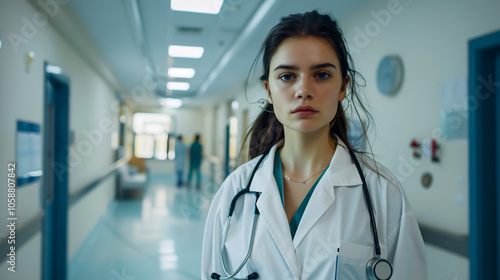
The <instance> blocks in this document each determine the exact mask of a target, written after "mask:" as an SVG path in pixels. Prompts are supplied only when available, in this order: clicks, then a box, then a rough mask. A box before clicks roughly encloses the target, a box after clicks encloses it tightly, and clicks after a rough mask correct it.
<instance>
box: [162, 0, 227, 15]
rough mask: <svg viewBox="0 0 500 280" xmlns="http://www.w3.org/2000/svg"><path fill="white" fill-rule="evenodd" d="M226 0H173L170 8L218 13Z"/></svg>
mask: <svg viewBox="0 0 500 280" xmlns="http://www.w3.org/2000/svg"><path fill="white" fill-rule="evenodd" d="M223 3H224V0H171V1H170V8H171V9H172V10H174V11H182V12H192V13H203V14H213V15H215V14H218V13H219V12H220V9H221V7H222V4H223Z"/></svg>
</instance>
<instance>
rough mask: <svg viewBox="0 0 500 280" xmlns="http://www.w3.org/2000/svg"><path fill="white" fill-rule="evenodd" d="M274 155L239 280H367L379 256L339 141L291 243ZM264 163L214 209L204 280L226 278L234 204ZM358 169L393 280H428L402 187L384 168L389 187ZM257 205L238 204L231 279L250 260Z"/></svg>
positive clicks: (232, 179) (246, 200)
mask: <svg viewBox="0 0 500 280" xmlns="http://www.w3.org/2000/svg"><path fill="white" fill-rule="evenodd" d="M276 148H277V147H276V146H274V147H273V148H272V150H271V152H270V153H269V155H268V156H267V158H266V159H265V160H264V161H263V162H262V164H261V167H260V168H259V169H258V171H257V172H256V174H255V177H254V179H253V182H252V184H251V187H250V189H251V190H253V191H257V192H261V195H260V198H259V200H258V202H257V207H258V209H259V210H260V216H259V218H258V221H257V226H256V232H255V241H254V245H253V250H252V253H251V255H250V258H249V260H248V262H247V264H246V265H245V267H244V268H243V269H242V271H240V273H238V275H237V277H246V276H247V275H249V274H250V273H253V272H257V273H259V276H260V277H259V279H263V280H278V279H279V280H289V279H290V280H292V279H294V280H299V279H302V280H306V279H311V280H313V279H314V280H322V279H338V280H342V279H356V280H358V279H366V263H367V262H368V260H370V259H371V258H373V257H374V256H375V252H374V251H375V250H374V241H373V235H372V232H371V228H370V218H369V213H368V210H367V208H366V204H365V201H364V197H363V192H362V182H361V179H360V177H359V175H358V172H357V169H356V166H355V165H354V162H352V161H351V158H350V155H349V152H348V150H346V149H345V148H344V147H343V143H342V142H341V141H340V140H339V145H338V146H337V149H336V151H335V154H334V156H333V157H332V160H331V162H330V166H329V168H328V170H327V171H326V172H325V174H324V175H323V177H322V178H321V180H320V181H319V182H318V185H317V186H316V189H315V190H314V193H313V194H312V196H311V199H310V201H309V204H308V205H307V207H306V209H305V211H304V215H303V217H302V219H301V221H300V224H299V227H298V229H297V232H296V234H295V237H294V239H293V240H292V238H291V235H290V230H289V224H288V220H287V217H286V214H285V211H284V208H283V205H282V202H281V200H280V196H279V192H278V188H277V184H276V181H275V179H274V175H273V163H274V156H275V154H276ZM259 158H260V156H259V157H257V158H255V159H253V160H251V161H249V162H247V163H246V164H244V165H242V166H240V167H239V168H238V169H236V170H235V171H234V172H233V173H231V174H230V175H229V177H228V178H227V179H226V180H225V181H224V183H223V184H222V186H221V188H220V189H219V191H218V193H217V194H216V195H215V197H214V199H213V201H212V205H211V207H210V210H209V212H208V217H207V221H206V226H205V235H204V240H203V252H202V270H201V271H202V279H210V274H211V273H213V272H216V273H218V274H220V275H222V276H225V274H224V270H223V269H222V266H221V263H220V258H219V254H220V253H219V252H220V246H221V240H222V231H223V228H224V223H225V222H226V219H227V215H228V209H229V204H230V202H231V200H232V198H233V197H234V195H235V194H236V193H237V192H238V191H239V190H241V189H243V188H245V187H246V185H247V183H248V180H249V177H250V174H251V172H252V171H253V169H254V167H255V165H256V163H257V161H258V159H259ZM365 161H367V162H368V163H370V162H371V163H372V161H370V160H369V159H365ZM359 162H360V164H361V165H362V169H363V173H364V175H365V178H366V182H367V185H368V189H369V192H370V195H371V198H372V203H373V207H374V215H375V220H376V224H377V230H378V236H379V240H380V246H381V251H382V257H383V258H386V259H388V260H389V261H390V262H391V263H392V265H393V268H394V272H393V276H392V278H391V279H392V280H399V279H405V280H407V279H416V280H420V279H427V278H426V277H427V276H426V275H427V271H426V259H425V248H424V243H423V240H422V236H421V234H420V230H419V228H418V225H417V221H416V219H415V217H414V215H413V213H412V211H411V209H410V206H409V205H408V200H407V199H406V197H405V195H404V192H403V189H402V187H401V185H400V183H399V182H398V180H397V179H396V178H395V177H394V176H393V175H392V174H391V173H390V172H389V171H388V170H387V169H385V168H384V167H383V166H381V165H380V164H379V165H378V168H379V172H381V173H382V174H384V175H385V177H387V178H389V179H390V182H389V181H388V180H387V179H385V178H384V177H380V179H379V177H378V176H377V174H376V173H375V172H373V171H372V170H370V169H369V168H367V167H366V166H365V164H363V162H362V161H361V160H360V161H359ZM254 205H255V198H254V196H253V195H248V194H246V195H244V196H242V197H240V198H239V199H238V203H237V205H236V208H235V211H234V214H233V218H232V220H231V226H230V228H229V231H228V235H227V240H226V245H225V246H226V252H227V256H225V257H226V259H227V262H226V267H228V270H229V271H230V272H233V271H234V270H235V269H236V268H237V267H238V266H239V265H240V263H241V261H242V260H243V259H244V257H245V256H246V254H247V251H248V245H249V240H250V233H251V228H252V219H253V211H254ZM337 257H338V266H337ZM337 268H338V269H337ZM336 274H337V278H335V275H336Z"/></svg>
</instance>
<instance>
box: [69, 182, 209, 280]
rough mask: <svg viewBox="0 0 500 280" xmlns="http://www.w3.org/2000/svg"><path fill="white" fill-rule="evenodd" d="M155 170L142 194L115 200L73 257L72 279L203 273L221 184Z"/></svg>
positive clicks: (195, 275) (180, 278) (125, 279)
mask: <svg viewBox="0 0 500 280" xmlns="http://www.w3.org/2000/svg"><path fill="white" fill-rule="evenodd" d="M203 179H204V180H203V183H202V185H201V189H200V190H197V189H196V188H195V187H194V186H191V187H188V186H183V187H181V188H177V187H176V186H175V178H174V175H164V174H151V177H150V182H149V185H148V187H147V189H146V191H145V193H144V195H143V197H142V198H139V199H128V200H118V201H113V202H111V205H110V206H109V208H108V212H107V213H106V215H104V216H103V217H101V219H100V220H99V222H98V224H97V225H96V227H95V228H94V229H93V231H92V232H91V234H90V236H89V237H88V238H87V240H86V241H85V242H84V244H83V245H82V246H81V248H80V250H79V251H78V252H77V253H76V255H75V257H74V258H73V260H71V261H70V263H69V279H70V280H90V279H92V280H94V279H103V280H132V279H135V280H142V279H148V280H149V279H151V280H154V279H178V280H185V279H189V280H192V279H200V278H201V277H200V265H201V245H202V238H203V229H204V226H205V219H206V215H207V212H208V207H209V206H210V201H211V199H212V197H213V195H214V193H215V192H216V191H217V188H218V186H217V185H216V184H214V183H209V182H208V179H207V178H205V177H204V178H203Z"/></svg>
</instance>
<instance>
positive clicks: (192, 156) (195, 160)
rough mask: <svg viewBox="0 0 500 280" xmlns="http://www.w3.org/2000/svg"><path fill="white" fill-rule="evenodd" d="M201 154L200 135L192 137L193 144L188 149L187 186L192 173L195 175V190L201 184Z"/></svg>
mask: <svg viewBox="0 0 500 280" xmlns="http://www.w3.org/2000/svg"><path fill="white" fill-rule="evenodd" d="M202 154H203V145H201V143H200V134H198V133H197V134H196V135H195V136H194V142H193V144H191V148H190V149H189V174H188V184H191V178H192V175H193V172H195V173H196V188H197V189H199V188H200V184H201V171H200V168H201V160H202Z"/></svg>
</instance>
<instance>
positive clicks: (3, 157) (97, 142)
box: [0, 0, 118, 279]
mask: <svg viewBox="0 0 500 280" xmlns="http://www.w3.org/2000/svg"><path fill="white" fill-rule="evenodd" d="M0 2H1V9H0V30H1V33H0V36H1V40H2V48H1V49H0V73H1V74H0V93H1V99H2V102H1V103H0V114H1V116H0V119H1V120H2V121H1V122H0V130H1V131H2V137H1V138H2V145H0V161H1V163H2V166H7V163H8V162H13V161H15V160H16V155H15V133H16V120H18V119H21V120H25V121H31V122H36V123H39V124H41V125H42V127H41V128H42V131H43V129H44V127H43V114H44V108H43V104H44V84H43V83H44V74H43V63H44V61H48V62H50V63H52V64H55V65H58V66H60V67H62V69H63V70H64V72H65V74H66V75H67V76H68V77H69V78H70V129H71V131H72V132H74V136H75V137H74V142H73V144H72V145H71V147H70V162H71V164H70V173H69V191H70V193H74V192H76V191H78V190H80V189H81V188H82V187H85V186H86V185H87V184H88V183H90V182H91V181H93V180H94V179H96V178H97V177H98V176H99V175H100V174H101V171H102V170H103V169H105V168H106V167H108V166H109V165H110V164H111V163H112V162H113V161H114V155H113V150H111V147H110V146H111V145H110V143H111V134H110V132H109V131H107V130H105V129H104V130H103V129H101V125H102V124H105V123H106V122H109V123H110V124H112V126H113V127H114V128H116V127H117V126H116V125H117V120H118V114H117V113H118V112H117V110H116V109H115V105H116V104H114V102H113V100H114V95H115V90H114V89H113V88H112V87H111V86H110V85H109V84H108V83H107V82H106V81H105V80H104V79H103V78H101V76H99V75H98V74H96V72H95V71H94V70H93V68H92V67H91V66H89V65H88V64H87V62H86V60H84V59H82V58H81V56H80V55H79V54H78V53H76V52H75V51H74V49H73V48H72V47H71V45H70V44H69V42H67V41H66V40H65V39H64V38H62V37H61V36H60V35H59V34H58V33H57V32H56V31H55V29H54V28H53V27H52V26H51V24H46V23H44V22H43V18H41V17H39V15H40V14H39V13H37V12H38V9H35V8H34V7H33V6H32V5H31V4H29V3H28V2H27V1H7V0H1V1H0ZM55 17H57V15H55ZM26 22H30V23H26ZM30 25H33V27H32V28H31V29H30V28H29V26H30ZM11 32H12V33H15V34H17V35H18V36H20V37H22V38H24V39H23V43H21V44H19V46H18V50H17V51H16V50H15V48H14V47H12V45H11V43H10V41H9V37H8V36H11V35H9V34H11ZM29 51H33V52H34V53H35V59H34V61H33V63H32V65H31V67H30V70H29V71H26V69H25V54H26V53H27V52H29ZM89 135H90V136H89ZM0 180H2V181H6V173H5V172H0ZM113 192H114V180H113V179H109V180H106V181H105V182H104V183H102V184H101V185H100V186H99V187H98V188H97V189H95V190H94V191H93V192H92V193H91V194H90V195H88V196H86V197H84V198H83V199H82V200H80V201H79V202H78V203H77V204H76V205H75V207H73V208H71V209H70V211H69V227H68V232H69V236H68V245H69V249H68V259H71V257H72V256H73V255H74V253H75V252H76V251H77V250H78V248H79V247H80V245H81V243H82V242H83V241H84V239H85V238H86V237H87V236H88V233H89V232H90V230H91V229H92V228H93V227H94V225H95V223H96V222H97V219H98V218H99V216H100V215H101V214H102V213H104V211H105V209H106V207H107V205H108V203H109V201H110V200H111V199H112V197H113ZM6 194H7V190H6V188H3V189H2V192H1V195H0V197H1V199H0V208H1V209H7V205H6V202H7V201H6V199H4V198H5V197H6ZM40 194H41V184H40V183H39V182H37V183H32V184H29V185H26V186H23V187H21V188H20V189H18V192H17V198H18V200H17V203H18V204H17V216H18V223H19V224H21V225H22V224H23V223H25V222H27V221H28V220H29V219H30V218H32V217H34V216H35V215H36V214H37V213H39V212H40V211H41V206H40ZM0 219H2V220H4V221H5V220H6V211H0ZM6 234H7V232H6V228H4V227H2V228H0V236H2V237H3V236H5V235H6ZM40 242H41V239H40V234H37V235H36V236H35V237H33V238H32V239H31V240H30V241H28V242H27V243H25V244H24V246H23V247H22V248H17V250H18V251H17V252H18V257H19V259H18V260H19V261H21V260H23V266H22V267H23V271H22V272H20V273H16V274H11V275H9V278H8V279H40V271H41V266H40V265H41V259H40V252H41V245H40ZM26 259H28V260H26ZM27 264H29V266H27ZM25 265H26V266H25ZM6 271H7V269H6V263H2V264H0V275H1V277H0V278H4V275H5V273H6Z"/></svg>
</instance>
